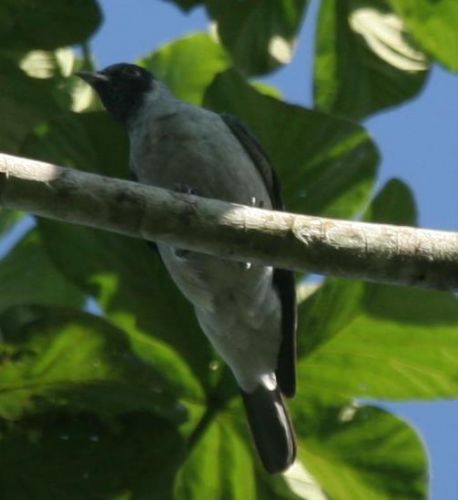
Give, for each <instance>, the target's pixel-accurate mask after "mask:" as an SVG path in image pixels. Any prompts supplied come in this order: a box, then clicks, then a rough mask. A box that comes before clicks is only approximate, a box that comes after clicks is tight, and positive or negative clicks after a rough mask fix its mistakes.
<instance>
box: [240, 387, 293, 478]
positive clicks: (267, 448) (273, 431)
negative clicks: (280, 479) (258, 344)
mask: <svg viewBox="0 0 458 500" xmlns="http://www.w3.org/2000/svg"><path fill="white" fill-rule="evenodd" d="M241 394H242V398H243V403H244V404H245V410H246V413H247V417H248V422H249V424H250V428H251V433H252V435H253V439H254V442H255V444H256V448H257V450H258V453H259V457H260V458H261V461H262V463H263V464H264V467H265V468H266V470H267V471H268V472H270V473H271V474H274V473H276V472H282V471H284V470H286V469H287V468H288V467H289V466H290V465H291V464H292V463H293V462H294V459H295V458H296V438H295V436H294V430H293V427H292V425H291V421H290V418H289V415H288V411H287V409H286V406H285V403H284V401H283V397H282V395H281V393H280V390H279V389H278V387H277V388H276V389H274V390H273V391H271V390H268V389H267V388H266V387H264V386H262V385H259V386H258V387H257V389H256V390H255V391H254V392H251V393H248V392H244V391H243V390H242V391H241Z"/></svg>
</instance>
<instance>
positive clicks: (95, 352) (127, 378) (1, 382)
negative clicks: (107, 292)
mask: <svg viewBox="0 0 458 500" xmlns="http://www.w3.org/2000/svg"><path fill="white" fill-rule="evenodd" d="M0 328H1V331H2V339H3V343H2V344H1V347H0V353H1V354H0V365H1V375H0V416H2V417H4V418H9V419H17V418H19V417H22V416H23V415H24V414H25V415H29V414H33V413H37V412H43V411H48V410H53V409H54V408H61V409H62V410H63V411H66V412H68V413H77V412H78V411H90V412H92V411H97V412H98V413H99V414H100V415H106V416H108V415H113V414H119V413H122V412H126V411H127V412H128V411H134V410H141V411H143V410H145V411H146V410H148V411H151V412H153V413H156V414H159V415H163V416H165V417H167V418H170V419H173V420H177V419H180V420H182V419H184V417H185V411H184V409H183V408H181V409H180V408H179V407H177V406H176V403H175V399H174V398H173V397H172V396H171V395H170V392H169V386H167V384H166V383H165V382H164V379H163V378H162V377H161V376H160V375H159V374H158V372H157V371H156V370H155V369H154V368H153V367H151V365H147V364H146V363H144V362H142V361H141V360H140V359H139V358H138V357H136V356H135V355H134V353H133V352H132V350H131V349H130V347H129V342H128V339H127V337H126V335H125V334H124V333H123V332H122V331H121V330H119V329H117V328H115V327H114V326H113V325H111V324H109V323H108V322H106V321H104V320H103V319H101V318H98V317H95V316H92V315H89V314H86V313H83V312H79V311H72V310H64V309H58V308H45V307H37V306H35V307H26V306H21V307H16V308H12V309H10V310H8V311H7V312H5V313H3V315H2V316H0ZM132 381H135V384H133V383H132Z"/></svg>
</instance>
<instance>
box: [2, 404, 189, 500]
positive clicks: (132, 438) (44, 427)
mask: <svg viewBox="0 0 458 500" xmlns="http://www.w3.org/2000/svg"><path fill="white" fill-rule="evenodd" d="M0 447H1V449H2V453H1V454H0V497H1V498H4V499H5V500H6V499H11V500H12V499H17V500H25V499H36V500H45V499H46V500H80V499H83V498H84V499H87V500H95V499H136V500H147V499H151V498H158V499H161V500H168V499H172V498H174V496H173V494H172V488H173V480H174V476H175V474H176V469H177V467H178V466H179V463H180V459H181V455H182V448H183V443H182V441H181V438H180V436H179V434H178V433H177V431H176V429H174V428H173V426H171V425H170V423H168V422H166V421H164V420H162V419H158V418H157V417H154V416H152V415H149V414H145V413H128V414H125V415H122V416H120V417H119V418H118V419H117V420H116V421H115V422H114V424H107V422H104V421H103V420H100V419H98V418H97V417H95V416H94V415H93V414H88V413H85V414H78V415H76V416H74V417H71V416H68V415H66V414H64V413H58V412H49V413H46V414H44V415H42V416H39V417H34V418H30V419H27V420H23V421H21V422H20V423H18V424H17V425H15V426H13V427H11V426H8V427H6V426H5V425H3V422H1V421H0Z"/></svg>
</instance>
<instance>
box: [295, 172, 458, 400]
mask: <svg viewBox="0 0 458 500" xmlns="http://www.w3.org/2000/svg"><path fill="white" fill-rule="evenodd" d="M370 213H371V219H372V220H374V221H377V222H390V223H401V224H402V223H404V224H405V223H413V222H414V220H413V219H414V217H415V215H414V214H415V208H414V204H413V201H412V199H411V196H410V195H409V192H408V190H407V188H406V187H405V186H404V185H403V184H402V183H400V182H399V181H392V182H390V183H389V184H388V185H387V186H386V188H385V189H384V190H383V191H382V193H381V194H380V195H379V196H378V197H377V198H376V200H375V201H374V203H373V204H372V206H371V208H370ZM300 315H301V321H300V323H299V324H300V332H303V334H302V335H301V333H299V342H300V347H301V353H302V354H303V355H305V357H304V358H303V359H302V361H301V362H300V364H299V379H300V380H301V384H303V385H305V386H306V387H309V388H310V391H312V393H316V397H320V398H322V399H324V400H328V401H329V400H332V401H336V400H339V399H340V400H345V399H347V398H351V397H371V398H384V399H397V400H399V399H419V398H426V399H431V398H439V397H452V396H456V395H457V394H458V301H457V300H456V298H455V297H454V296H453V295H451V294H448V293H443V292H435V291H429V290H419V289H409V288H402V287H391V286H382V285H371V284H364V283H360V282H351V281H345V282H344V281H342V280H337V279H330V280H328V281H327V282H326V284H325V285H324V286H323V287H322V288H321V289H320V291H319V292H317V293H316V294H315V295H313V296H312V297H311V298H310V299H309V300H307V301H305V302H304V303H303V305H302V307H301V311H300ZM342 373H345V376H344V377H343V376H342Z"/></svg>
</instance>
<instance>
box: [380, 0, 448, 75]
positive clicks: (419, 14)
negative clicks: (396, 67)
mask: <svg viewBox="0 0 458 500" xmlns="http://www.w3.org/2000/svg"><path fill="white" fill-rule="evenodd" d="M388 1H389V2H390V4H391V5H392V7H393V9H394V10H395V11H396V12H397V13H398V14H399V16H400V17H402V19H403V20H404V21H405V23H406V25H407V28H408V29H409V32H410V33H411V34H412V35H413V36H414V37H415V40H416V41H417V42H418V43H419V44H420V45H421V46H422V47H423V48H424V49H425V51H427V52H428V53H430V54H431V55H432V56H433V57H435V58H436V59H437V60H438V61H440V62H441V63H442V64H444V65H445V66H447V67H448V68H449V69H451V70H453V71H458V57H457V54H458V3H457V2H456V0H441V1H440V2H437V1H436V2H431V0H388Z"/></svg>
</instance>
